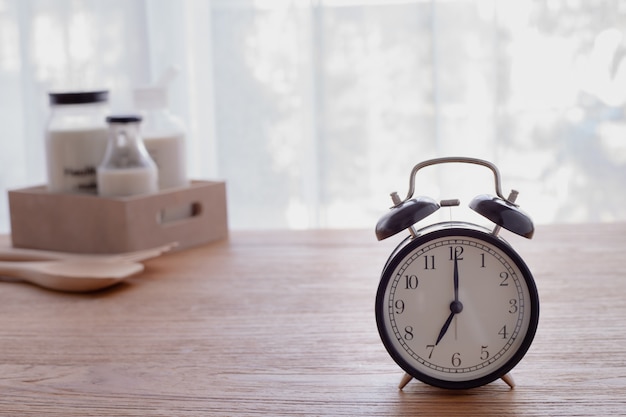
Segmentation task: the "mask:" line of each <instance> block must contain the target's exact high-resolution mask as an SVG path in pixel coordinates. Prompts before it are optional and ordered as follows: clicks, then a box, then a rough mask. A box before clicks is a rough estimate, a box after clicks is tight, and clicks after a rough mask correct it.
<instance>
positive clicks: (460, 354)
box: [376, 227, 539, 388]
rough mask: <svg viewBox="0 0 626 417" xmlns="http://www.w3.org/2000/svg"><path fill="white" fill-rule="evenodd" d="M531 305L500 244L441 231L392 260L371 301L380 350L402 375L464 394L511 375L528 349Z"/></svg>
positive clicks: (526, 282)
mask: <svg viewBox="0 0 626 417" xmlns="http://www.w3.org/2000/svg"><path fill="white" fill-rule="evenodd" d="M538 318H539V298H538V295H537V289H536V287H535V283H534V280H533V278H532V275H531V273H530V271H529V270H528V267H527V266H526V264H525V263H524V262H523V261H522V259H521V258H520V257H519V255H517V253H516V252H515V251H513V249H511V247H510V246H509V245H508V244H507V243H505V242H504V241H503V240H501V239H499V238H497V237H495V236H493V235H491V234H490V233H488V232H485V231H482V230H479V229H474V228H470V227H443V228H439V229H437V230H435V231H432V232H430V233H425V234H423V235H421V236H418V237H416V238H414V239H413V240H412V241H410V242H409V243H408V244H407V245H406V246H404V247H402V248H401V249H400V250H398V251H397V252H396V253H394V254H393V255H392V258H391V259H390V260H389V261H388V263H387V265H386V266H385V269H384V271H383V275H382V278H381V282H380V286H379V288H378V294H377V297H376V320H377V323H378V329H379V333H380V335H381V338H382V340H383V343H384V345H385V347H386V348H387V351H388V352H389V353H390V354H391V356H392V357H393V359H394V360H395V361H396V362H397V363H398V365H400V366H401V367H402V368H403V369H404V370H405V371H406V372H407V373H409V374H410V375H412V376H413V377H415V378H417V379H419V380H421V381H423V382H426V383H428V384H431V385H435V386H440V387H444V388H472V387H477V386H480V385H484V384H486V383H489V382H491V381H493V380H495V379H497V378H499V377H501V376H503V375H504V374H506V373H507V372H508V371H509V370H511V368H513V367H514V366H515V365H516V364H517V363H518V362H519V361H520V360H521V358H522V357H523V356H524V354H525V353H526V351H527V350H528V348H529V346H530V344H531V342H532V340H533V337H534V335H535V331H536V329H537V323H538Z"/></svg>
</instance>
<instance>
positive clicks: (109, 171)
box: [97, 115, 159, 197]
mask: <svg viewBox="0 0 626 417" xmlns="http://www.w3.org/2000/svg"><path fill="white" fill-rule="evenodd" d="M106 121H107V123H108V124H109V139H108V145H107V149H106V153H105V155H104V159H103V160H102V163H101V164H100V166H98V169H97V180H98V194H99V195H101V196H105V197H125V196H130V195H137V194H146V193H153V192H157V191H158V189H159V186H158V175H157V166H156V164H155V163H154V161H153V160H152V158H150V155H149V154H148V151H147V150H146V147H145V145H144V143H143V140H142V139H141V134H140V128H139V124H140V123H141V116H137V115H128V116H126V115H125V116H109V117H107V118H106Z"/></svg>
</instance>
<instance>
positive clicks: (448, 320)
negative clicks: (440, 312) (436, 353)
mask: <svg viewBox="0 0 626 417" xmlns="http://www.w3.org/2000/svg"><path fill="white" fill-rule="evenodd" d="M454 314H455V313H454V311H453V312H451V313H450V315H449V316H448V319H447V320H446V322H445V323H444V324H443V327H442V328H441V331H440V332H439V337H437V341H436V342H435V346H437V345H438V344H439V342H440V341H441V339H442V338H443V336H444V335H445V334H446V332H447V331H448V327H450V323H452V319H453V318H454Z"/></svg>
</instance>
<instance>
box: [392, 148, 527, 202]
mask: <svg viewBox="0 0 626 417" xmlns="http://www.w3.org/2000/svg"><path fill="white" fill-rule="evenodd" d="M451 162H456V163H464V164H474V165H482V166H484V167H487V168H489V169H490V170H491V171H492V172H493V176H494V180H495V186H496V195H497V196H498V197H500V198H501V199H502V200H504V201H506V202H507V203H509V204H511V205H513V206H515V207H517V204H515V202H514V199H513V201H510V200H509V199H508V198H506V197H504V195H503V194H502V187H501V186H500V171H498V167H496V166H495V165H494V164H493V163H491V162H489V161H485V160H483V159H478V158H468V157H463V156H451V157H446V158H435V159H429V160H427V161H423V162H420V163H419V164H417V165H415V166H414V167H413V169H412V170H411V177H410V178H409V192H408V193H407V195H406V197H405V199H404V200H402V201H400V202H399V203H398V204H397V205H399V204H402V203H404V202H405V201H407V200H409V199H410V198H411V197H413V193H414V192H415V174H417V171H419V170H420V169H422V168H426V167H427V166H431V165H437V164H447V163H451Z"/></svg>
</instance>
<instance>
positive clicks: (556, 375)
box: [0, 224, 626, 416]
mask: <svg viewBox="0 0 626 417" xmlns="http://www.w3.org/2000/svg"><path fill="white" fill-rule="evenodd" d="M505 237H506V238H507V239H509V241H510V243H511V244H512V245H513V246H514V247H515V248H516V249H518V251H519V252H520V253H521V254H522V256H523V257H524V258H525V259H526V260H527V263H528V264H529V266H530V267H531V270H532V271H533V273H534V275H535V279H536V281H537V285H538V287H539V291H540V297H541V317H540V323H539V330H538V333H537V336H536V339H535V343H534V344H533V346H532V347H531V349H530V351H529V352H528V354H527V355H526V357H525V358H524V359H523V360H522V362H520V364H519V365H518V366H517V367H516V368H515V369H514V371H513V376H514V378H515V381H516V384H517V386H516V388H515V389H514V390H510V389H509V387H508V386H507V385H506V384H505V383H504V382H502V381H497V382H494V383H492V384H490V385H488V386H485V387H481V388H477V389H473V390H468V391H455V392H450V391H445V390H441V389H437V388H433V387H430V386H427V385H424V384H421V383H419V382H415V381H412V382H410V383H409V384H408V385H407V386H406V387H405V389H404V390H403V391H399V390H398V389H397V385H398V383H399V382H400V378H401V377H402V375H403V372H402V371H401V370H400V369H399V368H398V367H397V366H396V365H395V363H394V362H393V361H392V360H391V358H390V357H389V356H388V354H387V353H386V351H385V349H384V347H383V345H382V343H381V342H380V339H379V337H378V333H377V331H376V324H375V319H374V310H373V305H374V296H375V292H376V288H377V285H378V280H379V274H380V271H381V269H382V266H383V264H384V262H385V260H386V259H387V256H388V255H389V253H390V252H391V250H392V248H393V247H394V246H395V244H396V243H398V241H399V238H398V239H396V237H394V238H390V239H388V240H387V241H384V242H377V241H376V239H375V237H374V233H373V232H372V231H348V230H343V231H330V230H327V231H276V232H260V231H259V232H232V233H231V236H230V239H229V240H228V241H223V242H219V243H216V244H211V245H207V246H203V247H199V248H195V249H189V250H186V251H182V252H178V253H173V254H168V255H166V256H163V257H161V258H157V259H153V260H150V261H148V262H147V263H146V265H147V268H146V269H147V271H146V273H144V274H143V275H141V276H138V277H135V278H132V279H131V280H130V281H129V282H128V283H124V284H122V285H120V286H118V287H115V288H112V289H110V290H105V291H102V292H99V293H94V294H89V295H72V294H64V293H56V292H52V291H47V290H43V289H40V288H37V287H33V286H30V285H28V284H22V283H0V284H1V287H0V390H1V392H2V395H0V415H7V416H41V415H46V416H74V415H76V416H78V415H80V416H90V415H94V416H114V415H115V416H119V415H124V416H206V415H218V416H235V415H250V416H254V415H263V416H270V415H271V416H278V415H307V416H309V415H310V416H316V415H328V416H366V415H380V416H414V415H442V416H443V415H454V416H458V415H463V416H501V415H507V416H574V415H585V416H608V415H620V414H621V415H626V301H625V299H626V262H625V261H624V259H625V257H624V252H625V250H626V224H599V225H563V226H544V227H538V230H537V232H536V234H535V238H534V239H533V240H532V241H527V240H525V239H522V238H518V237H515V236H510V235H506V236H505ZM4 241H5V243H6V238H5V240H4Z"/></svg>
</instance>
